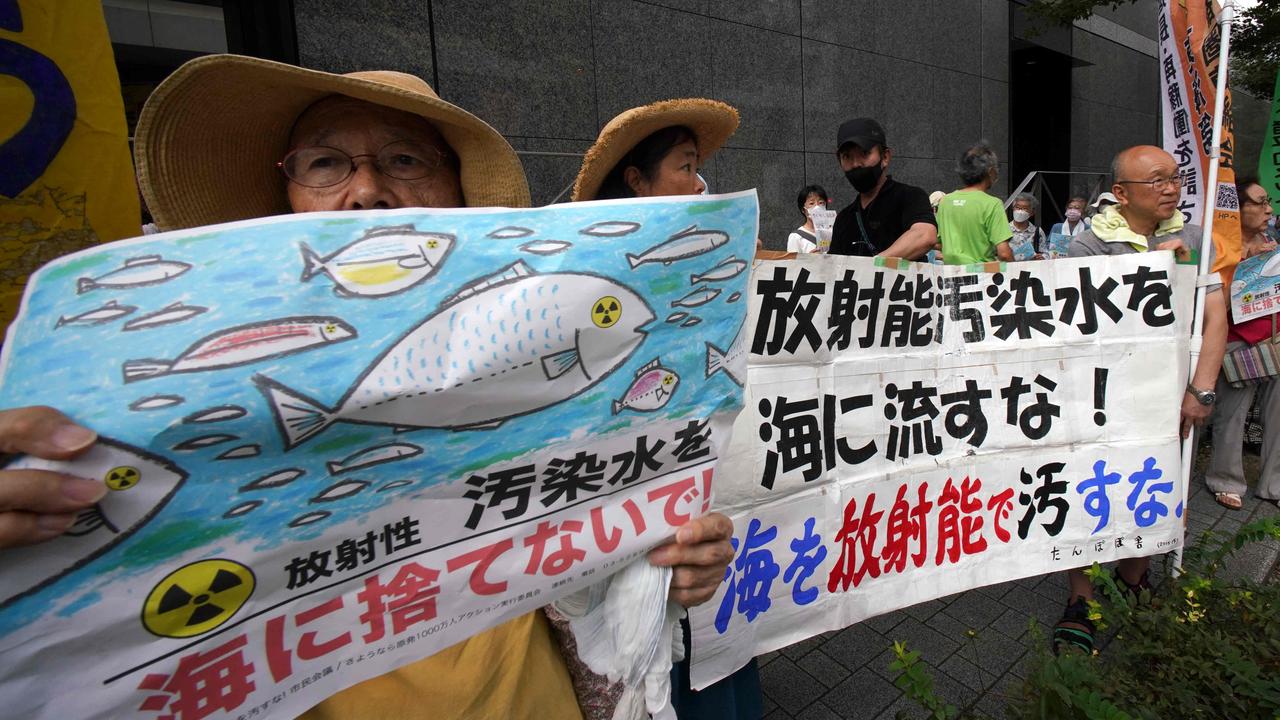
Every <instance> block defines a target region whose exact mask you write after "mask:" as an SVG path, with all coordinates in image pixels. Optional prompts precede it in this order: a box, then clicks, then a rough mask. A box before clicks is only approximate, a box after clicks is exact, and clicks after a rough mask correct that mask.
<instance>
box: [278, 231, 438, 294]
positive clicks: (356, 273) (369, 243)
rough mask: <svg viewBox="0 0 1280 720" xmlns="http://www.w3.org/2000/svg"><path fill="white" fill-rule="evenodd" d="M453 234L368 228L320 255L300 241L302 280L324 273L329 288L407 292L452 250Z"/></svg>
mask: <svg viewBox="0 0 1280 720" xmlns="http://www.w3.org/2000/svg"><path fill="white" fill-rule="evenodd" d="M454 239H455V238H454V236H453V235H449V234H446V233H434V232H420V231H418V230H415V229H414V227H413V226H412V225H392V226H388V227H377V228H371V229H370V230H368V231H367V232H365V234H364V235H363V236H362V237H360V239H358V240H356V241H355V242H353V243H351V244H349V245H347V246H346V247H343V248H341V249H339V250H337V251H335V252H334V253H332V254H330V255H328V256H326V257H321V256H320V255H319V254H317V253H316V251H314V250H312V249H311V247H310V246H308V245H307V244H306V243H301V249H302V261H303V263H304V267H303V269H302V278H301V279H302V281H303V282H306V281H308V280H310V279H311V278H313V277H315V276H316V275H319V274H321V273H324V274H325V275H328V276H329V277H330V279H332V280H333V281H334V283H336V286H335V287H334V292H335V293H337V294H339V295H345V296H354V297H384V296H386V295H394V294H396V293H399V292H403V291H405V290H408V289H409V288H411V287H413V286H414V285H417V284H418V283H420V282H422V281H423V280H426V279H427V278H429V277H431V276H432V275H433V274H435V271H436V270H438V269H439V268H440V265H441V263H443V262H444V260H445V258H446V257H447V256H448V255H449V253H450V251H452V250H453V245H454Z"/></svg>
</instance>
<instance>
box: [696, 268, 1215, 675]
mask: <svg viewBox="0 0 1280 720" xmlns="http://www.w3.org/2000/svg"><path fill="white" fill-rule="evenodd" d="M997 268H998V271H994V272H980V271H981V270H983V269H987V270H994V269H997ZM1175 276H1177V281H1176V282H1175V281H1174V278H1175ZM1194 276H1195V269H1194V267H1191V266H1179V265H1176V264H1175V263H1174V260H1173V257H1172V255H1171V254H1170V253H1168V252H1160V253H1144V254H1133V255H1124V256H1117V257H1110V258H1091V259H1064V260H1058V261H1056V262H1053V263H1017V264H1009V265H1003V266H1001V265H998V264H994V263H993V264H991V265H989V266H981V265H975V266H971V267H967V268H966V267H959V266H946V267H938V266H933V265H929V264H925V263H905V262H903V263H894V262H887V263H886V262H884V261H880V260H873V259H869V258H844V257H826V258H817V257H815V258H810V257H800V258H798V259H797V260H795V261H793V262H768V263H763V264H761V265H760V266H758V267H756V268H755V269H754V271H753V274H752V278H751V291H750V292H751V294H750V298H751V314H750V316H749V319H748V326H749V327H750V333H749V337H750V343H751V344H750V350H751V355H750V359H749V363H748V371H747V372H748V383H747V398H746V407H745V409H744V410H743V412H742V413H741V414H740V415H739V416H738V419H737V421H736V423H735V425H734V430H733V439H732V440H731V442H730V447H729V449H728V450H727V451H726V454H725V456H724V458H723V459H722V461H721V464H720V466H719V468H718V469H717V476H716V477H717V484H716V507H717V509H719V510H721V511H723V512H725V513H727V514H729V515H730V516H731V517H732V518H733V519H734V526H735V533H734V535H735V537H734V546H735V557H734V559H733V561H732V563H731V565H730V567H729V570H728V572H727V574H726V577H725V580H724V582H723V583H722V584H721V587H720V589H719V590H718V591H717V594H716V596H715V598H713V599H712V600H711V601H710V602H709V603H707V604H706V605H704V606H701V607H699V608H695V609H694V610H693V611H691V613H690V623H691V625H692V637H693V652H692V661H693V667H692V676H691V677H692V682H693V684H694V686H695V687H706V686H707V685H709V684H711V683H712V682H714V681H716V680H717V679H719V678H721V677H724V676H726V675H728V674H729V673H731V672H733V671H734V670H735V669H737V668H738V667H741V666H742V665H743V664H744V663H746V662H747V661H748V660H749V659H750V658H751V657H753V656H755V655H758V654H759V653H762V652H767V651H770V650H775V649H778V648H781V647H785V646H787V645H790V644H792V643H795V642H797V641H799V640H802V639H804V638H807V637H811V636H813V635H817V634H819V633H822V632H825V631H828V630H833V629H838V628H842V627H846V626H848V625H850V624H852V623H855V622H858V621H860V620H864V619H866V618H869V617H872V616H874V615H879V614H881V613H885V612H889V611H891V610H895V609H898V608H902V607H906V606H909V605H912V604H915V603H919V602H923V601H926V600H930V599H933V598H937V597H941V596H944V595H948V594H951V593H955V592H958V591H961V590H966V589H970V588H974V587H980V586H983V585H989V584H993V583H999V582H1004V581H1007V580H1012V579H1015V578H1019V577H1025V576H1029V575H1037V574H1042V573H1046V572H1051V571H1056V570H1066V569H1068V568H1072V567H1078V566H1082V565H1087V564H1090V563H1093V562H1106V561H1108V560H1115V559H1117V558H1124V557H1133V556H1140V555H1148V554H1151V553H1157V552H1164V551H1167V550H1170V549H1173V548H1175V547H1178V546H1180V544H1181V538H1182V524H1183V523H1182V514H1183V508H1182V506H1181V497H1182V493H1181V488H1180V487H1178V485H1179V477H1180V473H1179V469H1180V460H1179V438H1178V420H1179V407H1180V403H1181V398H1182V394H1183V392H1182V388H1183V385H1184V384H1185V379H1186V376H1187V375H1186V363H1187V353H1186V347H1187V342H1188V341H1187V337H1188V333H1189V315H1190V304H1191V295H1192V289H1193V287H1194Z"/></svg>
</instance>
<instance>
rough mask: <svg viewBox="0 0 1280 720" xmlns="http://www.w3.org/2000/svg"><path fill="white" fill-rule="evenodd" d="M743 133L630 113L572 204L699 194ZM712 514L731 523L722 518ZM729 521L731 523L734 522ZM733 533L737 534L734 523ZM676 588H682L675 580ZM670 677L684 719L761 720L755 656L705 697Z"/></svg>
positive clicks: (615, 124)
mask: <svg viewBox="0 0 1280 720" xmlns="http://www.w3.org/2000/svg"><path fill="white" fill-rule="evenodd" d="M737 128H738V111H737V110H735V109H734V108H732V107H731V106H729V105H726V104H725V103H722V102H719V101H716V100H706V99H702V98H685V99H679V100H665V101H662V102H656V103H652V104H650V105H645V106H643V107H637V108H632V109H630V110H627V111H625V112H623V113H621V114H620V115H618V116H617V117H615V118H613V119H612V120H610V121H609V122H608V123H606V124H605V126H604V129H602V130H601V131H600V136H599V137H597V138H596V142H595V144H594V145H592V146H591V148H590V149H589V150H587V154H586V157H584V158H583V161H582V168H581V169H580V170H579V171H578V179H577V181H575V182H574V186H573V200H574V201H575V202H576V201H583V200H609V199H615V198H630V197H661V196H675V195H696V194H699V193H701V192H702V191H703V190H704V189H705V188H706V185H705V184H703V183H701V182H700V176H699V175H698V166H699V165H700V164H701V163H703V162H705V161H706V160H707V159H708V158H710V157H711V155H712V154H714V153H715V152H716V151H717V150H719V149H720V147H721V146H722V145H724V143H725V141H726V140H728V139H729V137H730V136H731V135H733V133H734V131H735V130H737ZM713 515H718V516H719V517H720V518H724V516H723V515H719V514H718V513H713ZM708 517H710V516H708ZM724 520H725V522H728V518H724ZM728 530H729V531H730V532H731V531H732V525H729V528H728ZM660 551H661V549H659V551H655V552H660ZM716 579H717V581H718V580H719V579H720V578H719V577H717V578H716ZM672 585H673V587H675V579H674V578H673V579H672ZM687 605H688V604H687V603H686V606H687ZM681 632H682V633H683V634H684V638H683V640H684V644H685V657H686V658H687V657H688V656H689V653H688V645H689V626H688V623H687V622H685V621H682V622H681ZM671 672H672V677H671V685H672V704H673V705H674V706H675V709H676V712H677V714H678V715H679V717H680V718H681V720H691V719H694V718H696V719H698V720H702V719H705V718H726V719H729V718H733V719H736V718H743V719H744V720H745V719H746V718H751V719H752V720H754V719H755V718H759V717H760V716H761V715H763V700H762V696H761V692H760V676H759V671H758V669H757V666H756V661H755V660H754V659H752V661H751V662H750V663H748V664H747V665H746V666H745V667H743V668H742V669H740V670H738V671H737V672H736V673H734V674H733V675H730V676H729V677H727V678H725V679H723V680H721V681H720V682H718V683H716V684H714V685H712V686H710V687H708V688H706V689H704V690H702V691H699V692H695V691H693V690H691V689H690V686H689V663H688V660H685V661H682V662H680V663H678V664H677V665H676V666H675V667H674V668H672V671H671Z"/></svg>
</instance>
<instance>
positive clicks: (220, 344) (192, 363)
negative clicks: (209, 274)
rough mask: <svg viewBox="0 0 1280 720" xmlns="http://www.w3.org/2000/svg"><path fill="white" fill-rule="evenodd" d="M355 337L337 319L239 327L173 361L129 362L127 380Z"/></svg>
mask: <svg viewBox="0 0 1280 720" xmlns="http://www.w3.org/2000/svg"><path fill="white" fill-rule="evenodd" d="M354 337H356V330H355V328H353V327H351V326H350V325H348V324H347V323H346V322H344V321H343V320H341V319H339V318H336V317H286V318H278V319H275V320H266V321H263V322H256V323H249V324H247V325H237V326H235V327H230V328H226V329H224V330H219V331H218V332H215V333H213V334H212V335H208V336H206V337H204V338H202V339H200V340H197V341H196V343H195V344H194V345H192V346H191V347H189V348H187V349H186V350H184V351H183V352H182V353H181V354H180V355H178V357H177V358H175V359H173V360H157V359H151V358H147V359H138V360H129V361H127V362H125V364H124V381H125V382H126V383H130V382H134V381H137V380H145V379H147V378H153V377H162V376H165V375H173V374H175V373H189V372H202V371H204V370H218V369H221V368H229V367H236V366H238V365H246V364H248V363H253V362H258V361H259V360H266V359H268V358H276V357H281V356H284V355H292V354H293V353H297V352H302V351H303V350H308V349H310V348H313V347H317V346H321V345H328V344H330V343H335V342H342V341H343V340H350V339H352V338H354Z"/></svg>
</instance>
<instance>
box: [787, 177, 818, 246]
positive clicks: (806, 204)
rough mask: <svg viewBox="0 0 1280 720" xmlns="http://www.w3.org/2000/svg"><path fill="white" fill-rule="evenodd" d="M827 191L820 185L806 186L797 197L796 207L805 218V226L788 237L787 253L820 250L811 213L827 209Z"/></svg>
mask: <svg viewBox="0 0 1280 720" xmlns="http://www.w3.org/2000/svg"><path fill="white" fill-rule="evenodd" d="M827 202H828V200H827V191H826V190H823V189H822V186H820V185H805V186H804V187H802V188H800V194H799V195H797V196H796V206H797V207H799V208H800V214H801V215H803V216H804V224H803V225H801V226H800V227H798V228H796V229H795V230H794V231H792V233H791V234H790V235H788V236H787V252H793V253H811V252H813V251H815V250H817V249H818V235H817V233H816V232H815V231H814V229H813V218H811V217H809V211H810V210H812V209H814V208H818V209H820V210H826V209H827Z"/></svg>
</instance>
